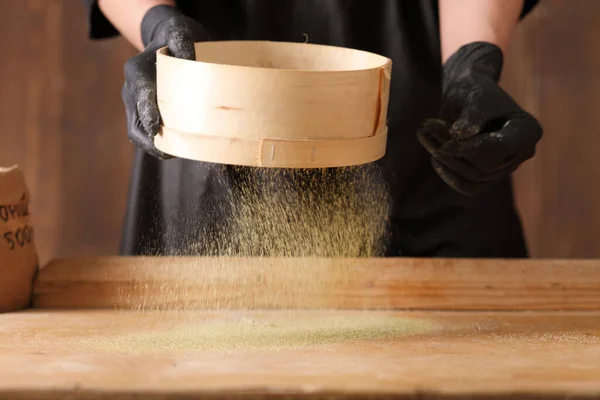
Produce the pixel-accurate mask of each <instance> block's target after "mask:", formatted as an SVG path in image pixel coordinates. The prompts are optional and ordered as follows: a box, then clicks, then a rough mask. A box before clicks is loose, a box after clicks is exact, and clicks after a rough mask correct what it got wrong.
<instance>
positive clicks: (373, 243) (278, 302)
mask: <svg viewBox="0 0 600 400" xmlns="http://www.w3.org/2000/svg"><path fill="white" fill-rule="evenodd" d="M223 168H224V170H227V171H228V173H227V174H223V176H226V177H227V178H226V179H227V180H228V182H227V185H226V186H227V187H228V188H229V190H228V191H227V193H226V194H224V196H223V197H222V198H221V201H220V202H218V204H217V205H216V206H215V207H216V208H217V210H215V212H216V213H217V214H219V215H225V216H226V218H222V219H220V220H219V221H220V222H219V223H213V224H210V226H208V227H207V226H205V225H203V224H201V223H198V221H196V220H194V219H193V218H192V219H190V220H189V224H192V225H193V226H195V225H198V226H199V227H201V228H200V230H199V231H198V232H197V235H190V236H189V238H186V243H182V244H181V246H184V247H185V248H186V251H184V254H186V255H196V256H199V257H200V256H202V257H203V258H204V259H203V260H202V261H201V260H200V258H198V263H200V262H203V263H204V264H202V268H201V269H200V270H201V272H198V269H194V268H187V269H186V268H182V269H181V271H173V270H172V269H171V270H169V272H168V273H165V276H169V279H168V280H166V281H164V282H160V284H159V285H147V284H141V283H140V284H138V283H135V282H132V284H131V285H130V287H128V288H126V289H124V290H123V291H122V293H121V297H122V298H121V301H120V302H121V303H122V304H127V306H128V307H129V308H133V309H136V310H138V311H140V310H141V311H144V310H146V311H150V310H165V309H171V308H172V307H174V306H180V307H181V306H183V308H199V309H213V310H218V309H222V308H227V307H228V306H231V304H232V303H234V304H236V305H238V307H237V308H238V309H252V308H260V307H261V306H263V305H265V304H267V305H268V308H271V309H294V308H298V305H302V307H308V308H314V309H320V308H326V307H329V308H336V303H335V301H340V302H343V300H344V296H345V295H347V294H348V293H344V292H343V290H339V287H347V285H345V283H346V282H347V279H348V273H349V271H350V270H351V269H352V268H354V267H355V264H354V263H353V262H350V261H348V262H347V261H344V259H350V258H363V257H379V256H384V255H385V252H386V244H387V239H388V238H387V234H386V232H387V224H388V214H389V207H390V201H389V194H388V188H387V185H386V183H385V179H384V178H383V176H382V175H381V173H380V171H379V170H378V169H377V167H375V166H374V165H364V166H356V167H344V168H332V169H263V168H246V167H227V168H225V167H223ZM198 218H199V219H202V218H207V216H205V215H201V216H199V217H198ZM202 227H203V228H202ZM188 231H190V232H191V231H193V229H188ZM206 256H208V257H211V259H210V262H209V263H208V264H207V263H206V259H205V257H206ZM237 257H251V260H250V259H245V260H246V261H243V260H244V259H241V258H239V260H241V261H240V262H239V265H232V264H231V261H230V260H231V258H236V259H237ZM272 257H276V258H277V262H276V263H273V262H264V263H261V261H260V260H261V259H262V260H264V259H265V258H272ZM299 260H302V261H300V262H299ZM249 262H254V263H256V262H258V263H259V267H258V269H259V272H258V273H256V272H255V271H256V265H255V268H254V269H251V270H252V271H254V272H253V273H252V274H248V273H247V270H248V268H247V267H248V265H247V263H249ZM139 268H140V274H142V273H143V270H144V266H143V265H140V267H139ZM164 268H165V271H166V269H167V268H171V267H170V266H168V265H165V267H164ZM161 273H162V272H161V271H157V274H161ZM277 274H279V276H280V277H281V276H285V279H273V276H274V275H277ZM173 277H174V278H173ZM274 282H275V283H274ZM213 283H214V284H213ZM144 285H145V286H144ZM340 285H341V286H340ZM349 295H352V293H350V294H349ZM157 299H160V300H158V301H157ZM184 303H185V304H184ZM365 306H366V305H365ZM292 315H293V313H292ZM421 329H423V326H422V325H420V324H419V323H418V322H414V321H408V320H398V319H395V318H388V317H365V316H362V317H353V318H335V317H334V318H328V319H304V320H303V319H299V318H296V317H290V318H287V319H283V320H278V321H277V322H274V323H264V322H260V321H253V320H237V321H233V322H232V321H228V322H203V323H202V324H198V323H195V322H193V320H192V321H190V320H189V318H184V317H181V318H179V320H178V321H177V322H176V323H175V322H174V323H171V324H170V327H169V328H168V329H163V330H151V331H149V332H148V331H140V332H137V331H136V332H130V333H127V334H125V335H121V336H111V337H102V338H97V339H95V340H92V341H89V342H88V343H87V344H88V345H91V346H96V347H98V348H104V349H112V350H117V351H130V350H131V351H143V350H156V349H175V350H207V349H208V350H213V349H238V348H244V349H248V348H265V347H266V348H286V347H293V346H299V345H311V344H314V345H316V344H327V343H335V342H339V341H345V342H347V341H356V340H364V339H374V340H377V339H382V340H383V339H389V338H394V337H397V336H399V335H404V334H407V333H411V332H413V331H415V330H416V331H419V330H421Z"/></svg>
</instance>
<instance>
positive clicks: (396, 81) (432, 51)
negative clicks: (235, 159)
mask: <svg viewBox="0 0 600 400" xmlns="http://www.w3.org/2000/svg"><path fill="white" fill-rule="evenodd" d="M86 1H87V3H88V5H89V22H90V31H89V32H90V33H89V34H90V37H91V38H93V39H99V38H106V37H111V36H115V35H118V32H117V31H116V30H115V28H114V27H113V26H112V25H111V24H110V23H109V22H108V21H107V19H106V18H105V17H104V16H103V15H102V13H101V11H100V10H99V9H98V7H97V5H96V4H95V1H93V0H86ZM536 2H537V1H536V0H529V1H526V2H525V6H524V9H523V13H522V16H524V15H526V14H527V13H528V12H529V11H530V10H531V9H532V8H533V6H534V5H535V4H536ZM177 4H178V7H179V8H180V9H181V10H182V11H183V12H184V13H185V14H186V15H188V16H191V17H193V18H194V19H196V20H197V21H199V22H200V23H201V24H202V25H203V26H204V27H205V28H206V29H207V31H208V32H209V33H210V34H211V36H212V38H214V39H215V40H228V39H236V40H276V41H295V42H302V41H304V40H305V35H307V36H308V38H309V41H310V42H311V43H318V44H331V45H337V46H344V47H350V48H356V49H361V50H367V51H371V52H375V53H379V54H381V55H384V56H387V57H389V58H391V59H392V61H393V71H392V81H391V92H390V102H389V112H388V118H389V122H388V123H389V134H388V143H387V151H386V155H385V157H384V158H383V159H382V160H380V161H379V162H378V164H379V165H380V166H381V168H382V169H383V171H384V172H385V176H386V179H387V181H388V183H389V185H390V188H391V196H392V199H393V205H392V213H391V220H390V222H391V226H390V235H391V243H390V246H389V250H388V252H387V255H388V256H428V257H525V256H527V251H526V246H525V243H524V237H523V233H522V228H521V222H520V219H519V217H518V214H517V212H516V210H515V207H514V199H513V189H512V183H511V181H510V179H505V180H504V181H502V182H499V183H498V184H496V185H495V186H493V187H491V188H490V189H488V190H487V191H485V192H483V193H482V194H479V195H477V196H473V197H468V196H464V195H462V194H459V193H457V192H456V191H454V190H453V189H451V188H450V187H449V186H448V185H446V184H445V183H444V182H443V181H442V180H441V179H440V178H439V177H438V175H437V174H436V173H435V171H434V169H433V168H432V166H431V163H430V157H429V154H428V153H427V152H426V151H425V149H424V148H423V147H422V146H421V145H420V144H419V142H418V140H417V138H416V135H415V133H416V131H417V130H418V128H419V124H420V123H421V122H422V121H423V120H424V119H425V118H429V117H433V116H435V115H436V113H437V112H438V110H439V105H440V104H439V103H440V96H441V55H440V40H439V30H438V10H437V0H402V1H400V0H202V1H197V0H189V1H186V0H180V1H178V2H177ZM124 128H125V127H124ZM123 140H126V138H125V134H124V135H123ZM222 171H223V169H220V168H213V166H212V165H210V164H206V163H202V162H195V161H189V160H182V159H170V160H165V161H159V160H158V159H155V158H153V157H152V156H150V155H148V154H146V153H144V152H143V151H142V150H140V149H136V153H135V161H134V165H133V172H132V180H131V186H130V192H129V202H128V206H127V213H126V218H125V226H124V236H123V241H122V247H121V252H122V254H126V255H129V254H182V253H185V249H181V248H179V246H178V243H180V242H181V240H182V239H183V238H185V237H186V236H187V235H190V234H194V232H192V231H191V230H195V229H197V227H194V226H192V225H193V224H192V225H191V224H189V223H187V221H189V220H191V219H193V220H196V219H198V216H202V218H201V219H200V222H199V224H203V225H205V226H210V225H211V224H217V223H219V222H218V221H216V220H213V218H216V217H213V213H211V212H210V210H211V209H212V208H214V206H215V205H216V204H218V203H219V201H220V199H221V198H222V197H221V196H222V193H223V192H222V191H223V190H226V189H227V185H229V184H231V181H230V180H228V179H227V178H224V177H223V176H220V175H222V174H223V172H222Z"/></svg>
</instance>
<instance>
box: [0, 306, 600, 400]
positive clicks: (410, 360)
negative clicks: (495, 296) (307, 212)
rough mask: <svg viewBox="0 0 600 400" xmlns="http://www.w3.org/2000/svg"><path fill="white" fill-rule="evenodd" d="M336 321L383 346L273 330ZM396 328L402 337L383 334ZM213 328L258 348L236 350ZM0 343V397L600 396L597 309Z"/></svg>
mask: <svg viewBox="0 0 600 400" xmlns="http://www.w3.org/2000/svg"><path fill="white" fill-rule="evenodd" d="M365 314H368V315H365ZM335 318H337V319H340V318H345V319H347V320H351V319H354V320H355V321H356V326H358V327H361V326H363V327H364V326H365V324H367V322H366V321H368V320H369V318H370V319H371V321H372V320H373V319H374V320H377V319H379V321H380V322H381V321H384V322H383V323H382V325H381V326H380V328H381V329H380V330H378V329H377V328H376V329H373V326H375V325H376V324H375V325H371V328H370V329H369V332H370V333H372V334H373V333H374V336H375V338H369V337H362V338H361V337H360V336H361V335H360V334H355V335H354V336H352V335H350V336H352V340H346V339H344V338H343V336H344V335H348V333H347V332H346V334H344V335H342V334H340V335H337V336H336V335H335V334H333V335H330V336H329V337H328V338H327V339H326V340H325V344H318V343H317V341H316V340H314V338H313V340H311V339H308V340H307V342H304V343H302V342H299V341H297V340H296V341H295V340H294V339H293V338H294V334H293V332H290V331H287V333H284V330H281V329H280V330H279V331H278V330H277V328H276V327H277V326H279V327H282V326H285V325H286V324H288V323H290V321H291V320H292V319H294V320H295V321H296V322H295V327H296V328H297V329H299V330H303V329H304V330H305V331H306V332H310V329H306V327H312V328H313V329H315V328H314V326H315V322H316V321H321V322H323V321H325V320H327V319H335ZM392 320H393V321H395V323H396V324H397V325H393V324H392V323H391V321H392ZM249 321H251V322H249ZM253 324H255V325H253ZM386 324H387V326H388V328H389V326H397V328H398V329H397V330H396V331H395V332H394V335H393V336H394V337H384V336H385V335H384V336H382V331H385V328H384V327H383V326H384V325H386ZM317 325H318V324H317ZM367 325H368V324H367ZM253 326H254V327H257V326H258V328H255V330H254V331H253V330H252V329H253V328H252V327H253ZM265 326H271V327H272V329H271V330H269V329H266V330H265V329H264V327H265ZM214 327H217V328H219V329H221V328H223V327H227V328H225V329H222V331H223V332H224V333H223V334H224V335H229V337H230V338H231V337H234V338H235V337H236V335H237V339H240V340H243V338H248V337H251V339H246V343H244V347H243V348H234V349H233V350H227V349H226V348H224V347H223V346H221V345H223V343H224V341H225V340H224V339H218V338H217V335H216V330H215V329H214ZM236 327H237V328H236ZM260 327H262V328H260ZM273 327H275V328H273ZM402 327H404V329H403V328H402ZM186 329H193V330H195V331H196V332H197V335H198V336H196V335H191V334H188V335H185V334H183V335H182V334H181V333H180V336H179V337H180V338H183V339H181V340H180V341H179V342H178V343H177V345H176V346H175V347H170V346H172V344H170V342H169V340H168V338H169V337H170V336H169V335H170V334H169V332H171V334H172V333H173V332H185V331H186ZM188 332H189V331H188ZM211 332H212V333H211ZM312 334H313V335H317V336H318V334H319V333H318V332H316V333H315V331H314V330H313V333H312ZM321 334H322V332H321ZM286 335H287V336H286ZM307 336H308V337H310V333H309V334H307ZM197 337H203V338H204V339H207V341H205V342H204V343H202V341H194V340H195V338H197ZM211 338H212V339H213V340H216V341H217V342H218V343H217V344H218V345H214V342H211V341H210V339H211ZM0 339H1V340H0V398H11V399H40V398H41V399H59V398H60V399H63V398H66V397H65V396H67V395H69V396H72V395H76V396H77V397H69V398H85V399H98V398H102V399H113V398H133V397H125V395H128V396H132V395H136V396H137V397H135V398H140V399H146V398H168V399H170V398H180V397H178V396H183V395H188V396H191V395H203V396H207V397H218V398H229V396H230V395H232V394H235V393H245V394H246V395H248V394H251V395H255V396H256V397H260V396H261V395H262V396H269V397H273V396H275V395H284V394H287V395H293V396H295V397H297V398H301V397H306V398H314V397H319V396H324V395H326V394H334V395H335V397H336V398H356V397H357V396H358V397H360V396H367V395H369V396H375V398H377V396H383V395H388V396H391V395H394V396H398V398H404V397H406V398H427V396H425V394H427V393H429V395H431V396H432V397H431V398H455V397H452V396H458V395H471V396H484V395H485V396H492V397H493V398H514V399H523V398H528V396H535V395H538V396H539V395H545V396H549V397H543V398H573V399H574V398H600V313H597V312H526V313H524V312H508V313H507V312H442V311H429V312H417V311H413V312H375V311H369V312H365V311H341V310H337V311H318V310H307V311H300V310H298V311H296V312H295V313H294V314H290V313H289V312H286V311H247V312H234V311H214V312H210V311H192V312H186V313H182V314H176V313H172V312H168V311H158V312H121V311H109V310H95V311H89V310H88V311H42V310H32V311H27V312H20V313H13V314H7V315H2V316H0ZM265 339H271V342H269V341H268V340H265ZM213 346H214V347H213ZM424 392H426V393H424ZM119 396H123V397H119ZM158 396H160V397H158ZM416 396H422V397H416ZM436 396H437V397H436ZM563 396H570V397H563ZM185 398H191V397H185Z"/></svg>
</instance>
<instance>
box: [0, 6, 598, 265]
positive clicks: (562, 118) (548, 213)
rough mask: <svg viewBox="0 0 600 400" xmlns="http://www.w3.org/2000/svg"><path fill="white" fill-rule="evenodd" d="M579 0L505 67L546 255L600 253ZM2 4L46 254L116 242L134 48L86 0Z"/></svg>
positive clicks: (531, 205)
mask: <svg viewBox="0 0 600 400" xmlns="http://www.w3.org/2000/svg"><path fill="white" fill-rule="evenodd" d="M569 3H570V8H569V7H566V5H565V4H564V3H563V5H562V6H561V5H560V4H558V3H555V2H553V1H551V0H550V1H549V0H542V5H541V6H540V7H538V9H537V10H536V11H535V12H534V13H533V14H532V15H530V17H528V19H527V20H526V22H524V23H522V24H521V26H520V27H519V29H518V32H517V34H516V36H515V38H514V42H513V46H512V48H511V51H510V54H509V55H508V60H507V66H506V70H505V75H504V78H503V83H504V85H505V87H506V88H507V90H509V91H510V93H512V94H513V95H514V96H515V97H516V98H517V99H518V101H519V102H520V103H521V104H523V105H525V106H526V107H527V108H528V109H529V110H530V111H532V112H533V113H534V114H535V115H536V116H538V117H539V118H540V120H541V121H542V122H543V124H544V127H545V130H546V133H545V137H544V139H543V141H542V143H541V144H540V146H539V151H538V154H537V155H536V157H535V158H534V159H533V160H532V161H530V162H528V163H526V164H525V165H524V166H523V167H522V168H521V169H520V170H519V172H518V174H517V177H516V181H517V185H518V200H519V201H518V202H519V207H520V209H521V212H522V215H523V220H524V223H525V227H526V232H527V238H528V241H529V243H530V247H531V250H532V253H533V255H534V256H536V257H598V256H600V244H599V242H600V186H599V183H600V167H598V166H597V165H596V160H597V159H598V156H597V154H596V153H597V151H598V149H600V128H598V126H599V124H600V113H599V112H598V111H599V110H600V81H599V79H598V78H599V77H600V45H596V41H597V39H598V38H600V1H597V0H576V1H573V2H569ZM2 5H3V15H4V16H5V20H4V22H3V24H0V38H3V41H2V42H3V58H2V61H0V132H1V133H0V165H2V166H8V165H12V164H15V163H17V164H19V165H21V166H22V168H23V169H24V170H25V173H26V179H27V183H28V186H29V188H30V191H31V193H32V213H33V217H34V223H35V229H36V241H37V246H38V249H39V252H40V257H41V259H42V262H45V261H47V260H48V259H50V258H53V257H57V256H77V255H97V254H113V253H116V251H117V248H118V241H119V237H120V233H121V222H122V217H123V211H124V205H125V198H126V194H127V184H128V178H129V170H130V163H131V150H132V148H131V146H130V144H129V142H128V141H127V139H126V136H125V135H126V133H125V122H124V111H123V106H122V103H121V98H120V89H121V84H122V81H123V73H122V69H123V64H124V62H125V60H126V59H127V58H128V57H129V56H131V55H132V54H133V49H132V48H131V46H129V45H128V44H126V43H125V42H124V41H123V40H122V39H116V40H111V41H104V42H91V41H89V40H87V38H86V32H85V31H86V24H85V19H84V13H83V7H82V5H81V1H80V0H19V1H16V0H13V1H5V2H3V3H2Z"/></svg>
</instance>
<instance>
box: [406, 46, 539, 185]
mask: <svg viewBox="0 0 600 400" xmlns="http://www.w3.org/2000/svg"><path fill="white" fill-rule="evenodd" d="M502 64H503V55H502V51H501V50H500V48H499V47H497V46H496V45H493V44H490V43H484V42H476V43H471V44H468V45H465V46H463V47H461V48H460V49H458V51H457V52H456V53H454V54H453V55H452V56H451V57H450V58H449V59H448V61H447V62H446V63H445V64H444V67H443V93H442V108H441V111H440V118H435V119H428V120H426V121H425V122H424V123H423V125H422V126H421V129H420V130H419V132H418V134H417V137H418V139H419V141H420V142H421V144H422V145H423V146H424V147H425V148H426V149H427V151H428V152H429V153H430V154H431V155H432V158H431V163H432V165H433V168H434V169H435V170H436V172H437V173H438V175H439V176H440V177H441V178H442V179H443V180H444V181H445V182H446V183H447V184H448V185H449V186H450V187H452V188H454V189H455V190H456V191H458V192H460V193H462V194H465V195H475V194H478V193H480V192H482V191H483V190H485V189H487V188H488V187H490V186H491V185H493V184H494V183H495V182H497V181H499V180H500V179H502V178H504V177H506V176H507V175H509V174H510V173H512V172H513V171H515V170H516V169H517V168H518V167H519V165H520V164H521V163H522V162H523V161H525V160H527V159H529V158H531V157H533V156H534V154H535V148H536V144H537V142H538V141H539V140H540V139H541V137H542V127H541V125H540V124H539V122H538V121H537V120H536V119H535V118H534V117H533V116H532V115H530V114H528V113H527V112H525V111H524V110H523V109H521V108H520V107H519V106H518V105H517V104H516V103H515V101H514V100H513V99H512V98H511V97H510V96H509V95H508V94H507V93H506V92H505V91H504V90H502V89H501V88H500V86H499V85H498V81H499V79H500V73H501V71H502Z"/></svg>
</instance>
